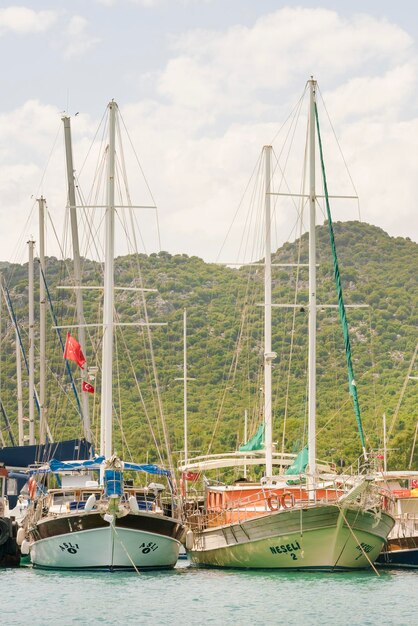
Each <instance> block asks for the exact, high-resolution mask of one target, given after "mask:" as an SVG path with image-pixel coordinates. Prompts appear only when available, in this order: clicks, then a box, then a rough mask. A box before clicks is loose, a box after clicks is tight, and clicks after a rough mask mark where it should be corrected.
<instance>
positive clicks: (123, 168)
mask: <svg viewBox="0 0 418 626" xmlns="http://www.w3.org/2000/svg"><path fill="white" fill-rule="evenodd" d="M116 119H117V131H118V139H119V146H120V169H121V173H122V180H123V182H124V184H125V193H126V197H127V201H128V206H129V207H130V209H131V210H132V199H131V193H130V191H129V184H128V174H127V170H126V161H125V153H124V150H123V143H122V137H121V132H120V123H119V116H118V117H117V118H116ZM117 156H118V155H117ZM117 164H119V159H118V158H117ZM151 197H152V196H151ZM120 199H121V202H120V204H121V205H123V197H122V193H121V196H120ZM153 201H154V200H153ZM154 204H155V202H154ZM124 214H125V212H124V211H123V215H124ZM137 226H138V233H139V237H140V239H141V243H142V245H143V249H144V252H145V253H146V246H145V241H144V239H143V237H142V233H141V229H140V228H139V223H137ZM158 240H159V242H160V236H159V233H158ZM160 250H161V242H160Z"/></svg>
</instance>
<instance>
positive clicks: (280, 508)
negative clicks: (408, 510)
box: [180, 80, 394, 571]
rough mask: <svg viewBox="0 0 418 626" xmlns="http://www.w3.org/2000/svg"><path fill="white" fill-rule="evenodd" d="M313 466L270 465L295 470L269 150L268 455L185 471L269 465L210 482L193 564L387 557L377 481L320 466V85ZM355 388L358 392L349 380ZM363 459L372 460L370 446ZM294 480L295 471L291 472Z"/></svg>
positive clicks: (192, 523)
mask: <svg viewBox="0 0 418 626" xmlns="http://www.w3.org/2000/svg"><path fill="white" fill-rule="evenodd" d="M309 89H310V107H309V152H308V154H309V162H310V175H309V195H308V196H307V197H308V200H309V206H310V229H309V253H310V254H309V256H310V258H309V357H308V361H309V367H308V377H309V401H308V413H309V435H308V451H309V461H308V467H307V468H306V471H303V470H300V469H294V470H293V473H294V474H295V475H294V476H290V475H289V470H288V471H287V472H286V475H284V474H283V473H281V474H280V475H276V476H275V475H273V466H274V465H276V464H278V465H280V466H281V467H284V466H286V465H287V466H289V465H290V466H292V463H294V465H293V467H295V466H296V462H294V458H291V456H290V455H282V454H278V453H274V452H273V444H272V406H271V378H272V361H273V359H274V358H275V356H276V355H275V353H274V352H273V351H272V344H271V308H272V302H271V242H270V234H271V233H270V231H271V216H270V198H271V190H270V185H271V165H270V154H271V147H270V146H266V147H265V149H264V152H265V162H266V169H265V278H264V281H265V282H264V295H265V298H264V311H265V314H264V334H265V340H264V437H265V443H264V451H262V452H261V451H249V450H248V449H247V450H246V451H243V452H237V453H235V454H233V455H227V454H224V455H212V456H210V457H198V458H195V459H188V462H187V463H184V464H183V465H182V466H181V467H180V470H181V471H183V472H200V473H207V472H208V471H210V470H213V469H218V470H219V469H220V468H231V467H238V466H242V465H244V463H245V465H246V466H247V467H250V466H253V465H260V464H262V463H264V464H265V477H264V478H262V479H261V482H253V483H251V482H248V481H246V480H241V481H239V482H236V483H234V484H232V485H231V484H222V483H219V482H218V481H211V480H210V479H209V478H207V479H206V480H205V496H204V505H203V506H200V505H198V504H197V505H196V506H195V507H194V509H192V507H190V506H189V507H188V519H187V522H188V526H189V531H188V533H187V538H186V547H187V549H188V554H189V556H190V559H191V561H192V562H193V563H195V564H198V565H205V566H218V567H238V568H272V569H297V570H309V569H314V570H331V571H334V570H350V569H358V568H365V567H369V566H370V565H371V564H372V563H373V561H374V560H375V559H376V557H377V556H378V554H379V553H380V551H381V549H382V546H383V544H384V542H385V540H386V537H387V536H388V533H389V532H390V530H391V529H392V527H393V524H394V519H393V517H392V515H391V514H390V513H389V511H388V510H386V508H387V503H388V501H387V500H383V499H382V496H381V493H380V491H379V489H378V488H377V486H376V484H375V482H374V480H373V478H372V477H368V476H358V477H356V476H354V477H343V476H338V475H336V474H335V472H334V471H331V468H330V467H329V466H328V467H327V465H326V464H319V463H318V462H317V459H316V432H315V431H316V428H315V421H316V344H315V335H316V243H315V205H316V202H317V195H316V191H315V134H316V133H315V124H316V102H315V95H316V81H314V80H310V81H309ZM350 385H355V383H354V379H350ZM363 451H364V452H365V449H364V445H363ZM290 471H292V470H290Z"/></svg>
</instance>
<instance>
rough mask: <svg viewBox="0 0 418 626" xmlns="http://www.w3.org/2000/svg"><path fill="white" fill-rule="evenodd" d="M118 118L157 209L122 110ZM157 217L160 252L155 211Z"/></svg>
mask: <svg viewBox="0 0 418 626" xmlns="http://www.w3.org/2000/svg"><path fill="white" fill-rule="evenodd" d="M118 118H119V119H120V121H121V122H122V125H123V128H124V129H125V132H126V135H127V137H128V141H129V144H130V146H131V148H132V151H133V153H134V156H135V160H136V162H137V165H138V167H139V169H140V172H141V174H142V177H143V179H144V182H145V185H146V187H147V189H148V193H149V194H150V196H151V200H152V202H153V204H154V206H155V207H156V206H157V202H156V201H155V198H154V195H153V193H152V191H151V187H150V186H149V184H148V180H147V177H146V176H145V172H144V170H143V169H142V165H141V163H140V160H139V157H138V153H137V151H136V149H135V146H134V145H133V142H132V140H131V136H130V134H129V132H128V129H127V127H126V124H125V120H124V119H123V116H122V114H121V112H120V110H119V115H118ZM155 215H156V222H157V233H158V245H159V248H160V250H161V232H160V222H159V216H158V211H155Z"/></svg>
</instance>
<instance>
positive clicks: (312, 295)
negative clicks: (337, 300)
mask: <svg viewBox="0 0 418 626" xmlns="http://www.w3.org/2000/svg"><path fill="white" fill-rule="evenodd" d="M309 87H310V98H309V331H308V335H309V353H308V451H309V473H310V475H311V476H312V478H311V481H312V485H311V486H313V483H314V476H315V472H316V232H315V226H316V220H315V203H316V192H315V90H316V81H315V80H313V79H311V80H310V81H309Z"/></svg>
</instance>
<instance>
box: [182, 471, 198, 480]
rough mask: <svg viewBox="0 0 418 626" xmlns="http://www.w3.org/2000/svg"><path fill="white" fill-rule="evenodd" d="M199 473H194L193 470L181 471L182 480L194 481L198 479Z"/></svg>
mask: <svg viewBox="0 0 418 626" xmlns="http://www.w3.org/2000/svg"><path fill="white" fill-rule="evenodd" d="M199 476H200V474H196V473H195V472H183V475H182V478H183V480H190V481H191V482H196V480H199Z"/></svg>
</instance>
